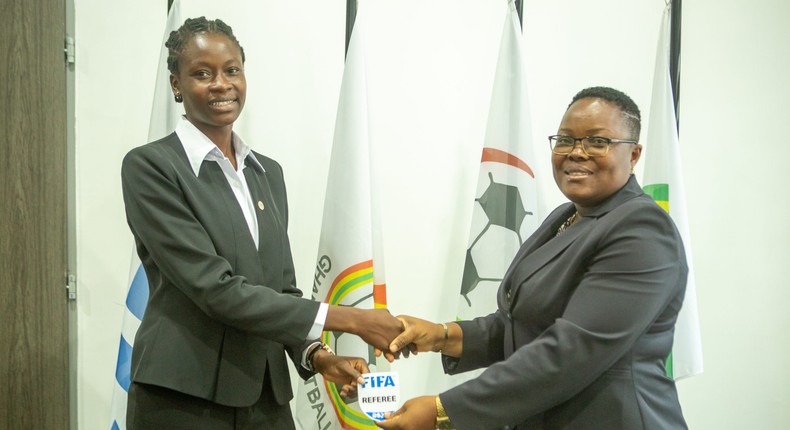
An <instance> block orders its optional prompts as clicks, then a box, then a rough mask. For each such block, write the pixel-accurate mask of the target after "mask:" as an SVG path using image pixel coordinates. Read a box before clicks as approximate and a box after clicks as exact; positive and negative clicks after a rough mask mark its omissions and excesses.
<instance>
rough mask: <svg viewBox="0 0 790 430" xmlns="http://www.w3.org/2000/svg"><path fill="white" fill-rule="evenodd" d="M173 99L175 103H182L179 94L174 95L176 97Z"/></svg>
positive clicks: (182, 99)
mask: <svg viewBox="0 0 790 430" xmlns="http://www.w3.org/2000/svg"><path fill="white" fill-rule="evenodd" d="M173 98H174V99H175V100H176V103H181V102H183V101H184V98H183V97H181V94H178V93H176V95H175V96H174V97H173Z"/></svg>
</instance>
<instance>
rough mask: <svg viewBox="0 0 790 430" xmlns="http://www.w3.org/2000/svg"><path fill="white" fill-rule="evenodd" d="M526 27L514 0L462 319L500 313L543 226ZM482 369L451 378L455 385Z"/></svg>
mask: <svg viewBox="0 0 790 430" xmlns="http://www.w3.org/2000/svg"><path fill="white" fill-rule="evenodd" d="M521 38H522V35H521V26H520V24H519V18H518V12H517V11H516V7H515V4H514V1H512V0H511V1H510V2H509V11H508V13H507V16H506V17H505V23H504V28H503V29H502V40H501V42H500V48H499V59H498V61H497V69H496V74H495V75H494V88H493V92H492V95H491V106H490V109H489V112H488V124H487V125H486V134H485V140H484V142H483V151H482V157H481V163H480V175H479V177H478V182H477V190H476V194H475V199H474V209H473V212H472V226H471V229H470V234H469V246H468V247H467V251H466V262H465V264H464V274H463V279H462V281H461V297H460V300H459V302H458V314H457V318H458V319H459V320H468V319H472V318H475V317H478V316H483V315H488V314H489V313H491V312H494V311H495V310H496V307H497V306H496V292H497V289H498V288H499V284H500V283H501V281H502V278H503V276H504V274H505V271H507V268H508V266H509V265H510V262H511V261H512V260H513V257H514V256H515V254H516V252H517V251H518V249H519V247H520V246H521V244H522V243H523V242H524V240H525V239H526V238H527V237H529V235H530V234H532V232H533V231H535V229H536V228H537V227H538V225H539V223H540V214H538V212H537V211H538V187H537V181H536V180H535V175H534V173H533V171H532V168H531V167H530V166H533V165H534V163H535V155H534V149H533V143H534V142H533V139H532V128H531V124H530V111H529V101H528V97H527V80H526V75H525V72H526V67H525V61H524V55H523V52H522V50H521V43H522V42H521ZM480 372H482V370H479V371H476V372H467V373H465V374H463V375H457V376H453V377H451V378H450V381H451V384H452V385H455V384H458V383H460V382H462V381H464V380H468V379H470V378H474V377H475V376H477V375H478V374H479V373H480Z"/></svg>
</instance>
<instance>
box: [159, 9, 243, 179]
mask: <svg viewBox="0 0 790 430" xmlns="http://www.w3.org/2000/svg"><path fill="white" fill-rule="evenodd" d="M199 23H201V21H200V20H199V19H198V20H187V22H186V23H185V24H184V26H183V27H181V29H179V30H178V31H174V32H172V33H171V34H170V38H169V39H168V40H167V43H165V46H166V47H167V48H168V49H169V55H168V58H167V66H168V69H169V70H170V73H171V75H170V85H171V86H172V88H173V95H174V96H175V98H176V101H177V102H178V101H183V103H184V111H185V112H186V117H187V119H188V120H189V122H191V123H192V125H194V126H195V127H196V128H197V129H198V130H200V131H201V132H202V133H203V134H205V135H206V136H208V138H209V139H211V141H212V142H214V144H215V145H217V147H218V148H219V149H220V151H222V154H224V155H225V157H227V158H228V159H229V160H230V161H231V164H232V165H233V167H234V168H236V167H237V166H236V158H235V157H233V156H232V155H233V152H232V148H231V142H230V137H231V133H230V131H231V129H232V127H233V123H234V122H235V121H236V120H237V119H238V118H239V115H240V114H241V110H242V108H244V99H245V96H246V95H247V80H246V78H245V77H244V60H245V58H244V50H243V49H242V47H241V45H240V44H239V41H238V40H236V37H235V36H233V31H232V30H231V28H230V27H229V26H227V25H226V24H225V23H223V22H222V21H220V20H215V21H206V24H207V25H206V31H205V32H199V33H196V34H193V33H195V30H196V28H197V29H201V27H200V24H199ZM195 27H196V28H195ZM190 36H191V37H190Z"/></svg>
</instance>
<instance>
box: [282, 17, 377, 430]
mask: <svg viewBox="0 0 790 430" xmlns="http://www.w3.org/2000/svg"><path fill="white" fill-rule="evenodd" d="M360 12H362V9H360ZM363 27H364V19H362V14H361V13H359V14H358V15H357V21H356V23H355V26H354V30H353V32H352V35H351V40H350V42H349V46H348V54H347V56H346V65H345V70H344V72H343V82H342V85H341V88H340V101H339V103H338V111H337V119H336V122H335V135H334V141H333V145H332V155H331V159H330V163H329V178H328V180H327V187H326V197H325V202H324V217H323V223H322V226H321V238H320V242H319V247H318V260H317V263H316V268H315V277H314V280H313V290H312V298H313V299H314V300H321V301H323V302H326V303H329V304H330V305H343V306H355V307H359V308H385V307H386V306H387V300H386V289H385V288H386V287H385V282H384V270H383V269H384V265H383V259H382V256H381V254H382V252H381V234H380V231H381V228H380V227H381V226H380V223H379V220H380V217H379V209H378V204H377V198H376V194H375V193H376V187H375V179H374V177H373V175H372V172H374V171H375V169H374V168H373V166H372V164H373V160H374V159H375V157H373V148H372V146H371V142H370V134H369V130H368V93H367V78H366V70H365V68H366V62H365V46H364V40H363V30H364V29H363ZM322 337H323V339H322V340H323V342H324V343H326V344H328V345H330V346H331V347H332V349H334V350H335V351H336V352H337V353H338V355H347V356H356V357H366V358H367V361H368V364H369V366H370V368H371V371H387V370H389V363H387V362H386V360H383V359H377V358H376V356H375V354H374V352H373V349H372V348H371V347H369V346H368V345H366V344H365V343H364V342H363V341H362V340H361V339H359V338H358V337H356V336H353V335H351V334H345V333H339V332H330V331H325V332H324V333H323V335H322ZM377 360H378V361H377ZM296 417H297V422H298V425H299V427H300V428H301V429H303V430H313V429H320V430H326V429H370V430H374V429H376V428H377V427H376V425H375V424H374V423H373V421H372V420H371V419H369V418H368V417H367V416H366V415H365V414H364V413H363V412H361V411H360V409H359V407H358V405H357V403H356V399H353V400H349V401H346V400H345V399H343V398H341V397H340V390H339V389H338V387H337V386H336V385H335V384H333V383H331V382H328V381H325V380H324V379H323V378H322V377H321V375H318V374H316V375H315V376H313V377H311V378H310V379H308V380H307V381H305V382H304V383H303V384H300V385H299V389H298V394H297V401H296Z"/></svg>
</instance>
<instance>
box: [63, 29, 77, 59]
mask: <svg viewBox="0 0 790 430" xmlns="http://www.w3.org/2000/svg"><path fill="white" fill-rule="evenodd" d="M63 44H64V45H63V46H64V48H63V55H64V56H65V59H66V65H67V66H70V65H72V64H74V38H73V37H71V36H66V39H65V40H64V42H63Z"/></svg>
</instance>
